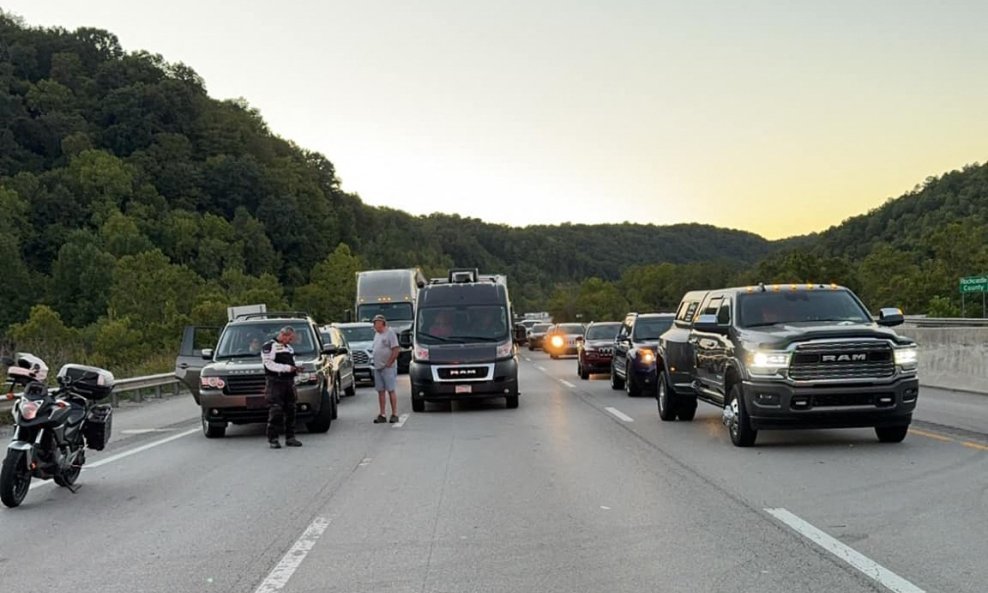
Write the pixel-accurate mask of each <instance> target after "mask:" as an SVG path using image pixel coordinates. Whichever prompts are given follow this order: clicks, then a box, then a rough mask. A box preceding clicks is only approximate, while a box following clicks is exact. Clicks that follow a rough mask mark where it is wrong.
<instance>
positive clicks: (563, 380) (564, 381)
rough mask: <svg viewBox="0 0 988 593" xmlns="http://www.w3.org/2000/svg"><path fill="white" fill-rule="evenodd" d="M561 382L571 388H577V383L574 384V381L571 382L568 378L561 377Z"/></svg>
mask: <svg viewBox="0 0 988 593" xmlns="http://www.w3.org/2000/svg"><path fill="white" fill-rule="evenodd" d="M559 382H560V383H562V384H563V385H565V386H566V387H569V388H570V389H576V385H573V384H572V383H570V382H569V381H567V380H566V379H560V380H559Z"/></svg>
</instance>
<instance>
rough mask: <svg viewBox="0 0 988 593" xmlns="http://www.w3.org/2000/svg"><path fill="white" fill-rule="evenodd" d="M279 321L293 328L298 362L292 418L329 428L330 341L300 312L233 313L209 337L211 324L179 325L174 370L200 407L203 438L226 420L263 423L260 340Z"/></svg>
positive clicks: (333, 393)
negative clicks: (179, 340) (182, 330)
mask: <svg viewBox="0 0 988 593" xmlns="http://www.w3.org/2000/svg"><path fill="white" fill-rule="evenodd" d="M285 326H291V327H292V328H294V330H295V336H296V341H295V343H294V344H293V348H294V349H295V363H296V364H297V365H299V366H301V367H302V372H300V373H298V375H297V376H296V377H295V386H296V391H297V394H298V400H297V401H296V403H295V406H296V408H297V416H296V417H297V418H298V420H299V421H300V422H305V426H306V428H308V429H309V431H310V432H326V431H328V430H329V427H330V424H331V423H332V421H333V420H335V419H336V415H337V408H336V403H337V402H338V401H339V391H338V390H339V389H340V385H339V383H337V382H336V373H335V372H334V371H333V366H332V364H333V363H332V357H333V356H335V355H336V354H337V349H336V346H333V345H332V344H331V343H324V342H323V339H322V336H321V335H320V333H319V329H318V328H317V327H316V324H315V322H314V321H312V318H310V317H309V316H308V315H306V314H305V313H303V312H296V311H290V312H278V311H272V312H267V313H251V314H247V315H241V316H238V317H237V318H235V319H233V320H232V321H230V322H229V323H227V324H226V327H224V328H223V331H222V332H221V333H220V334H219V340H218V341H214V339H215V338H214V336H215V335H216V333H215V330H216V328H202V327H194V326H189V327H186V328H185V333H184V335H183V337H182V346H181V350H180V351H179V355H178V357H177V358H176V360H175V375H176V377H178V378H179V379H180V380H181V381H182V382H184V383H185V385H186V386H187V387H188V388H189V391H191V392H192V396H193V397H194V398H195V401H196V403H197V404H199V406H200V407H201V408H202V431H203V434H205V435H206V438H211V439H212V438H219V437H222V436H223V435H224V434H226V428H227V425H228V424H229V423H233V424H248V423H253V422H267V419H268V408H269V405H268V402H267V400H266V399H265V397H264V390H265V383H266V378H265V376H264V366H263V365H262V363H261V345H262V344H263V343H264V342H266V341H268V340H271V339H274V337H275V336H276V335H277V334H278V331H279V330H280V329H281V328H282V327H285ZM213 345H215V349H214V348H213V347H212V346H213ZM203 346H208V347H203Z"/></svg>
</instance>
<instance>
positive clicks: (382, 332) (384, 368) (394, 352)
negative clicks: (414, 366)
mask: <svg viewBox="0 0 988 593" xmlns="http://www.w3.org/2000/svg"><path fill="white" fill-rule="evenodd" d="M373 321H374V331H375V332H377V333H375V334H374V346H373V348H372V349H371V358H372V359H373V369H372V371H371V374H372V375H373V376H374V389H376V390H377V401H378V404H380V407H381V412H380V414H378V415H377V418H375V419H374V424H381V423H382V422H389V420H388V419H387V418H385V416H384V412H385V411H386V408H385V400H384V394H385V392H387V393H388V395H390V396H391V419H390V422H397V421H398V391H397V383H398V366H397V364H396V362H397V360H398V354H399V353H400V352H401V346H399V345H398V336H397V335H395V332H394V330H393V329H391V328H390V327H388V320H387V319H386V318H385V317H384V315H375V316H374V319H373Z"/></svg>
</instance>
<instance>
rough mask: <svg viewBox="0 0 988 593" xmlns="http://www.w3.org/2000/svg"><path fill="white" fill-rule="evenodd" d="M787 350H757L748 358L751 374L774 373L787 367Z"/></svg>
mask: <svg viewBox="0 0 988 593" xmlns="http://www.w3.org/2000/svg"><path fill="white" fill-rule="evenodd" d="M791 356H792V355H791V353H789V352H780V351H778V350H759V351H757V352H755V353H754V354H752V355H751V356H750V357H749V359H748V368H749V371H750V372H751V373H752V374H753V375H775V374H777V373H778V372H779V371H781V370H783V369H786V368H789V359H790V357H791Z"/></svg>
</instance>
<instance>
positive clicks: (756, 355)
mask: <svg viewBox="0 0 988 593" xmlns="http://www.w3.org/2000/svg"><path fill="white" fill-rule="evenodd" d="M902 322H903V317H902V312H901V311H899V310H898V309H882V310H881V313H880V315H879V317H878V318H877V319H874V318H872V316H871V315H870V314H869V312H868V310H867V309H866V308H865V306H864V305H863V304H862V302H861V301H860V299H858V297H857V296H855V295H854V293H852V292H851V291H850V290H848V289H847V288H844V287H841V286H837V285H820V284H800V285H789V284H786V285H771V286H765V285H758V286H748V287H742V288H727V289H723V290H711V291H698V292H690V293H687V294H686V296H684V297H683V300H682V302H681V303H680V305H679V308H678V310H677V313H676V319H675V321H674V323H673V325H672V327H671V328H670V329H669V330H668V331H666V332H665V333H664V334H662V336H661V337H660V339H659V347H658V352H657V358H658V360H657V365H658V369H659V370H658V378H657V379H656V383H657V393H656V396H657V399H658V409H659V417H660V418H661V419H662V420H665V421H671V420H675V419H676V418H677V417H678V418H679V419H680V420H692V419H693V415H694V414H695V412H696V405H697V400H703V401H705V402H707V403H710V404H712V405H715V406H717V407H718V408H721V410H722V420H723V423H724V424H725V425H726V426H727V427H728V430H729V433H730V437H731V442H732V443H733V444H734V445H736V446H739V447H747V446H751V445H753V444H754V443H755V439H756V437H757V435H758V431H759V430H761V429H782V428H850V427H874V429H875V433H876V434H877V436H878V439H879V440H880V441H882V442H894V443H897V442H900V441H902V440H903V439H904V438H905V436H906V433H907V431H908V428H909V423H910V422H911V421H912V414H913V410H914V409H915V408H916V401H917V399H918V397H919V381H918V379H917V374H916V367H917V346H916V344H915V342H913V341H912V340H910V339H908V338H906V337H903V336H899V335H897V334H896V333H895V332H894V331H893V330H892V329H890V328H891V327H892V326H895V325H898V324H901V323H902Z"/></svg>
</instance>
